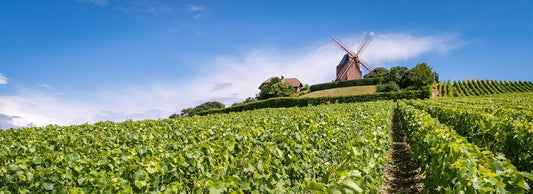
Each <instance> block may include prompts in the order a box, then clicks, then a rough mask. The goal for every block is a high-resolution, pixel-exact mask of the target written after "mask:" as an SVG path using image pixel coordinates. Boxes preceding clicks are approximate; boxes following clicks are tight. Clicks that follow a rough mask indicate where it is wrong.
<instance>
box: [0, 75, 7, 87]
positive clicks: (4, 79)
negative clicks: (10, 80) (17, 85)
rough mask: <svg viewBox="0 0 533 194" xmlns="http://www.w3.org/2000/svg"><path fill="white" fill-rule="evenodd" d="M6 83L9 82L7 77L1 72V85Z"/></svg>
mask: <svg viewBox="0 0 533 194" xmlns="http://www.w3.org/2000/svg"><path fill="white" fill-rule="evenodd" d="M4 84H7V77H5V76H4V75H2V73H0V85H4Z"/></svg>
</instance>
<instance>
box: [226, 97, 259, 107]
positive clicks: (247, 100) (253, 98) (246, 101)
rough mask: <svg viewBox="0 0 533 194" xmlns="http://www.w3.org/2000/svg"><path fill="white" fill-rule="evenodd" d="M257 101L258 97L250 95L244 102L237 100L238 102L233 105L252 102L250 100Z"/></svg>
mask: <svg viewBox="0 0 533 194" xmlns="http://www.w3.org/2000/svg"><path fill="white" fill-rule="evenodd" d="M256 101H257V98H255V97H248V98H246V99H245V100H244V101H242V102H236V103H233V104H232V105H231V106H236V105H241V104H246V103H250V102H256Z"/></svg>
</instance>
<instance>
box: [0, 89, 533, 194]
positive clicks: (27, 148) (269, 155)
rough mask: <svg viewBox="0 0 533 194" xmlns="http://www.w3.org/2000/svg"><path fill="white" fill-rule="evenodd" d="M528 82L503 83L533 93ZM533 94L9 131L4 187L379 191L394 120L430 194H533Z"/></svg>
mask: <svg viewBox="0 0 533 194" xmlns="http://www.w3.org/2000/svg"><path fill="white" fill-rule="evenodd" d="M481 83H486V84H487V85H484V84H481ZM528 83H530V82H514V83H504V82H501V83H500V84H501V85H509V87H510V86H511V85H513V84H516V86H513V88H517V90H518V88H521V89H522V90H520V91H530V90H527V88H530V87H531V84H529V85H528ZM465 84H471V85H473V86H474V83H471V82H467V83H465ZM476 84H477V85H475V86H476V87H477V88H484V87H488V85H490V86H494V87H493V88H492V89H488V91H495V88H500V89H501V90H498V91H504V89H505V88H506V87H501V85H498V84H493V83H492V82H476ZM459 85H460V84H456V85H454V87H452V88H455V87H456V86H457V87H459ZM518 85H519V86H518ZM507 89H509V88H507ZM450 91H451V92H450V94H455V93H459V92H455V91H456V89H452V90H450ZM461 91H472V90H461ZM476 91H478V92H480V91H482V89H480V90H476ZM488 93H489V92H487V93H486V94H488ZM490 93H491V94H492V93H497V92H490ZM480 94H481V93H480ZM532 99H533V93H531V92H529V93H511V94H505V95H503V94H499V95H485V96H474V97H459V98H439V99H426V100H399V101H397V102H393V101H374V102H360V103H346V104H330V105H317V106H309V107H292V108H266V109H259V110H254V111H244V112H233V113H228V114H212V115H207V116H194V117H179V118H176V119H166V120H158V121H154V120H146V121H136V122H133V121H127V122H122V123H112V122H100V123H96V124H94V125H88V124H87V125H78V126H47V127H33V128H23V129H11V130H5V131H0V148H1V149H0V193H2V192H6V193H10V192H13V193H41V192H60V193H89V192H102V191H105V192H110V193H132V192H136V193H137V192H161V193H193V192H194V193H207V192H209V193H222V192H226V193H289V192H290V193H310V192H326V193H378V192H381V191H382V185H383V184H384V183H385V182H386V181H387V180H386V178H384V177H385V176H386V175H385V165H387V162H388V157H389V156H388V154H387V152H388V150H389V148H390V147H391V135H390V133H391V123H392V122H393V118H396V119H394V120H398V122H399V123H396V122H395V123H396V124H398V125H400V126H401V129H402V130H404V131H405V133H406V139H407V142H408V143H409V144H410V145H411V150H412V158H413V160H415V161H416V162H417V164H418V165H419V166H420V168H421V173H422V174H423V175H424V177H425V178H424V179H423V180H422V182H423V184H424V189H425V190H426V191H427V192H430V193H444V192H450V193H458V192H461V191H464V192H466V193H487V192H497V193H525V192H531V189H530V186H529V185H530V184H532V183H533V175H532V174H531V173H532V172H533V168H532V166H533V163H532V161H533V158H532V157H531V154H532V151H533V106H532V105H533V103H532Z"/></svg>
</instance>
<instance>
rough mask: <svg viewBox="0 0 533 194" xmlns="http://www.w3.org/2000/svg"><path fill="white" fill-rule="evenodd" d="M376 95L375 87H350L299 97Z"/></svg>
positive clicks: (320, 91)
mask: <svg viewBox="0 0 533 194" xmlns="http://www.w3.org/2000/svg"><path fill="white" fill-rule="evenodd" d="M373 93H376V86H375V85H370V86H352V87H343V88H332V89H327V90H319V91H315V92H311V93H308V94H305V95H302V96H300V98H305V97H324V96H350V95H358V94H373Z"/></svg>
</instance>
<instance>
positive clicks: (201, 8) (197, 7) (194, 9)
mask: <svg viewBox="0 0 533 194" xmlns="http://www.w3.org/2000/svg"><path fill="white" fill-rule="evenodd" d="M189 10H191V11H203V10H204V7H202V6H201V5H189Z"/></svg>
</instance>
